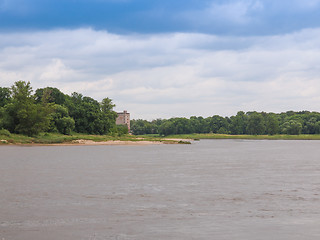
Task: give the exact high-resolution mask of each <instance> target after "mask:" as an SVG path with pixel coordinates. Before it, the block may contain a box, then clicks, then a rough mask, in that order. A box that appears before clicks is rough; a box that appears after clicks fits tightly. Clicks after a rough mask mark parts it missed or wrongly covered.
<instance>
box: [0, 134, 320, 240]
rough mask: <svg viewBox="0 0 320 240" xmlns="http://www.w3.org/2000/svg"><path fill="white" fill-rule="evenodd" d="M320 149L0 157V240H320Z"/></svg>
mask: <svg viewBox="0 0 320 240" xmlns="http://www.w3.org/2000/svg"><path fill="white" fill-rule="evenodd" d="M319 194H320V142H319V141H239V140H203V141H200V142H195V143H193V144H192V145H156V146H154V145H151V146H83V147H82V146H72V147H67V146H64V147H63V146H61V147H16V146H1V147H0V239H1V240H10V239H15V240H20V239H23V240H25V239H32V240H38V239H39V240H40V239H48V240H51V239H52V240H53V239H54V240H57V239H77V240H78V239H88V240H89V239H91V240H93V239H95V240H98V239H99V240H100V239H101V240H102V239H114V240H129V239H130V240H131V239H137V240H140V239H218V240H220V239H222V240H223V239H232V240H233V239H237V240H239V239H240V240H242V239H243V240H250V239H252V240H257V239H263V240H264V239H265V240H269V239H290V240H295V239H297V240H304V239H312V240H313V239H320V195H319Z"/></svg>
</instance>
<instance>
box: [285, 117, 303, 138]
mask: <svg viewBox="0 0 320 240" xmlns="http://www.w3.org/2000/svg"><path fill="white" fill-rule="evenodd" d="M301 130H302V124H301V123H300V122H299V121H296V120H290V121H289V122H285V123H284V124H283V125H282V132H283V133H284V134H289V135H299V134H301Z"/></svg>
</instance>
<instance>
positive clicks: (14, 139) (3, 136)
mask: <svg viewBox="0 0 320 240" xmlns="http://www.w3.org/2000/svg"><path fill="white" fill-rule="evenodd" d="M80 139H83V140H91V141H94V142H103V141H133V142H136V141H157V142H164V143H186V142H185V141H180V142H179V141H173V140H170V139H163V138H160V137H155V136H134V135H129V134H126V135H122V136H110V135H89V134H81V133H72V134H71V135H63V134H60V133H41V134H39V135H38V136H35V137H28V136H25V135H21V134H13V133H9V132H8V131H3V130H0V144H58V143H72V141H75V140H80Z"/></svg>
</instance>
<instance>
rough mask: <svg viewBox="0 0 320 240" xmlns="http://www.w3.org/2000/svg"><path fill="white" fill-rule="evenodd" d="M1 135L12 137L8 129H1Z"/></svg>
mask: <svg viewBox="0 0 320 240" xmlns="http://www.w3.org/2000/svg"><path fill="white" fill-rule="evenodd" d="M0 135H3V136H7V137H10V135H11V134H10V132H9V131H8V130H7V129H0Z"/></svg>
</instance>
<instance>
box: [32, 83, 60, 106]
mask: <svg viewBox="0 0 320 240" xmlns="http://www.w3.org/2000/svg"><path fill="white" fill-rule="evenodd" d="M35 100H36V102H37V103H40V102H42V103H43V102H45V103H55V104H58V105H63V104H64V103H65V101H66V96H65V94H63V93H62V92H61V91H60V90H59V89H57V88H52V87H46V88H39V89H37V90H36V92H35Z"/></svg>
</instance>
